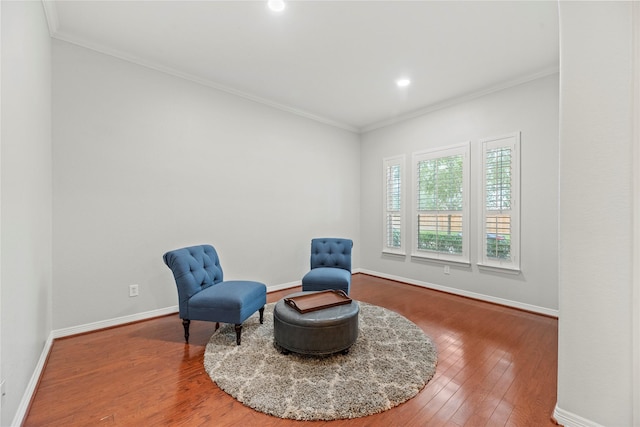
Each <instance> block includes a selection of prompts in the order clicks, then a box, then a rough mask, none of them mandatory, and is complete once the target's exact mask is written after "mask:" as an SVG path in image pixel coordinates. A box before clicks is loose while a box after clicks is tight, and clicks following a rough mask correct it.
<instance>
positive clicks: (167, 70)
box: [45, 1, 360, 133]
mask: <svg viewBox="0 0 640 427" xmlns="http://www.w3.org/2000/svg"><path fill="white" fill-rule="evenodd" d="M45 3H49V1H46V2H45ZM51 3H53V1H51ZM50 28H51V27H50ZM51 37H52V38H54V39H56V40H60V41H64V42H67V43H71V44H74V45H77V46H80V47H84V48H86V49H90V50H93V51H96V52H99V53H102V54H105V55H109V56H112V57H115V58H118V59H121V60H124V61H127V62H131V63H134V64H136V65H140V66H142V67H145V68H149V69H152V70H155V71H159V72H161V73H164V74H169V75H172V76H174V77H179V78H181V79H184V80H189V81H191V82H194V83H198V84H201V85H203V86H207V87H209V88H212V89H215V90H219V91H221V92H226V93H229V94H231V95H235V96H238V97H240V98H244V99H247V100H249V101H253V102H256V103H259V104H263V105H266V106H268V107H271V108H275V109H277V110H281V111H285V112H287V113H291V114H295V115H297V116H301V117H304V118H306V119H309V120H313V121H316V122H319V123H322V124H325V125H329V126H332V127H336V128H339V129H344V130H347V131H349V132H354V133H359V132H360V129H358V128H357V127H354V126H351V125H348V124H346V123H342V122H338V121H336V120H332V119H329V118H326V117H322V116H318V115H316V114H313V113H310V112H308V111H304V110H301V109H298V108H293V107H290V106H288V105H284V104H280V103H278V102H275V101H271V100H269V99H266V98H262V97H259V96H256V95H252V94H250V93H247V92H243V91H240V90H237V89H234V88H231V87H229V86H225V85H223V84H220V83H217V82H214V81H212V80H209V79H205V78H202V77H198V76H196V75H193V74H189V73H185V72H182V71H179V70H176V69H175V68H171V67H167V66H164V65H161V64H158V63H156V62H153V61H148V60H146V59H143V58H140V57H139V56H136V55H131V54H128V53H126V52H123V51H120V50H117V49H111V48H108V47H106V46H103V45H100V44H97V43H91V42H88V41H86V40H83V39H80V38H78V37H74V36H71V35H68V34H65V33H64V32H61V31H56V32H55V33H54V34H52V35H51Z"/></svg>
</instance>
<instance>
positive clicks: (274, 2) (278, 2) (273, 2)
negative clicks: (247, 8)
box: [267, 0, 286, 12]
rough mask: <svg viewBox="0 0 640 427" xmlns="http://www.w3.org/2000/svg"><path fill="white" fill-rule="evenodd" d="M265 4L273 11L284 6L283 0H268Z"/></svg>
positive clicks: (280, 9)
mask: <svg viewBox="0 0 640 427" xmlns="http://www.w3.org/2000/svg"><path fill="white" fill-rule="evenodd" d="M267 6H269V9H271V10H273V11H274V12H282V11H283V10H284V8H285V7H286V5H285V4H284V1H283V0H269V1H268V2H267Z"/></svg>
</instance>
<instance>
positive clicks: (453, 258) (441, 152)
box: [411, 141, 471, 265]
mask: <svg viewBox="0 0 640 427" xmlns="http://www.w3.org/2000/svg"><path fill="white" fill-rule="evenodd" d="M460 154H462V156H463V161H462V253H461V254H449V253H444V252H436V251H428V250H419V249H418V215H419V212H418V162H420V161H422V160H428V159H437V158H443V157H449V156H454V155H460ZM470 159H471V141H465V142H462V143H459V144H455V145H450V146H446V147H438V148H434V149H429V150H423V151H417V152H414V153H413V154H412V156H411V169H412V177H411V185H412V189H411V193H412V196H411V200H412V207H411V257H412V258H419V259H425V260H434V261H445V262H452V263H457V264H467V265H468V264H470V250H469V248H470V244H469V240H470V204H469V200H470V193H471V190H470V189H471V185H470V183H471V176H470Z"/></svg>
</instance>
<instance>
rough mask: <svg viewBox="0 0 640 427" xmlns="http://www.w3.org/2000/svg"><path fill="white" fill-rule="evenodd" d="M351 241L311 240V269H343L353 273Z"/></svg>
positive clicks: (326, 238)
mask: <svg viewBox="0 0 640 427" xmlns="http://www.w3.org/2000/svg"><path fill="white" fill-rule="evenodd" d="M351 248H353V241H352V240H350V239H338V238H330V237H325V238H318V239H312V240H311V269H314V268H319V267H332V268H342V269H344V270H347V271H349V272H351Z"/></svg>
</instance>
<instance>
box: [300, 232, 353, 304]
mask: <svg viewBox="0 0 640 427" xmlns="http://www.w3.org/2000/svg"><path fill="white" fill-rule="evenodd" d="M352 248H353V241H352V240H350V239H338V238H329V237H326V238H317V239H312V240H311V271H309V272H308V273H307V274H305V275H304V277H303V278H302V290H303V291H324V290H327V289H339V290H342V291H344V292H345V293H346V294H347V295H349V291H350V289H351V249H352Z"/></svg>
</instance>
